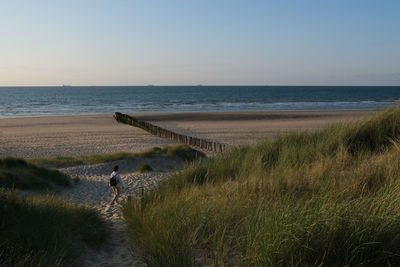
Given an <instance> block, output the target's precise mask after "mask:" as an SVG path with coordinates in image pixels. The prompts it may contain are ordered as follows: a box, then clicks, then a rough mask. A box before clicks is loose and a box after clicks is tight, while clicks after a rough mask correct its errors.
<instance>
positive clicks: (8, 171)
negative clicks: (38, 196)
mask: <svg viewBox="0 0 400 267" xmlns="http://www.w3.org/2000/svg"><path fill="white" fill-rule="evenodd" d="M60 186H63V187H68V186H71V181H70V179H69V178H68V176H66V175H64V174H62V173H61V172H59V171H56V170H48V169H45V168H40V167H37V166H35V165H33V164H30V163H27V162H26V161H25V160H23V159H16V158H4V159H0V188H18V189H33V190H53V189H55V188H56V187H60Z"/></svg>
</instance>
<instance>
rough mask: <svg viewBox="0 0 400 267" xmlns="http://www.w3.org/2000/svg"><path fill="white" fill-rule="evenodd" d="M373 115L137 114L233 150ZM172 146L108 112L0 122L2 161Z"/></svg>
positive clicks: (330, 112)
mask: <svg viewBox="0 0 400 267" xmlns="http://www.w3.org/2000/svg"><path fill="white" fill-rule="evenodd" d="M371 113H372V112H371V111H301V112H299V111H296V112H229V113H225V112H221V113H208V112H204V113H189V112H188V113H165V114H139V115H134V114H131V115H134V116H136V117H137V118H139V119H142V120H146V121H150V122H152V123H154V124H156V125H159V126H161V127H164V128H167V129H170V130H173V131H175V132H177V133H181V134H186V135H191V136H195V137H199V138H205V139H209V140H214V141H218V142H221V143H225V144H228V145H231V146H235V145H240V144H247V143H254V142H256V141H258V140H261V139H264V138H269V137H273V136H275V135H277V134H282V133H286V132H290V131H303V130H309V129H317V128H321V127H323V126H326V125H328V124H332V123H336V122H340V121H350V120H356V119H359V118H362V117H364V116H368V115H369V114H371ZM174 144H176V143H174V142H172V141H169V140H165V139H161V138H157V137H154V136H152V135H150V134H148V133H147V132H145V131H143V130H141V129H138V128H135V127H132V126H128V125H124V124H121V123H117V122H116V121H115V120H114V118H113V117H112V115H111V114H107V115H84V116H55V117H33V118H7V119H0V157H5V156H15V157H23V158H40V157H53V156H58V155H63V156H74V155H89V154H103V153H115V152H121V151H124V152H139V151H143V150H146V149H149V148H152V147H154V146H165V145H174Z"/></svg>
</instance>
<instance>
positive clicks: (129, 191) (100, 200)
mask: <svg viewBox="0 0 400 267" xmlns="http://www.w3.org/2000/svg"><path fill="white" fill-rule="evenodd" d="M142 162H147V163H149V164H150V165H151V166H152V167H153V168H155V169H158V171H155V172H149V173H143V174H141V173H137V172H134V171H135V170H136V169H137V167H138V164H141V163H142ZM115 164H118V165H119V166H120V169H121V178H122V180H123V182H124V189H123V190H122V198H121V200H126V198H127V197H128V196H132V197H137V196H139V195H140V193H141V190H142V189H144V190H148V189H150V188H152V187H154V186H156V185H157V184H158V183H159V182H160V181H162V180H164V179H166V177H167V176H168V175H169V171H171V170H172V169H176V168H177V167H179V166H181V164H182V163H181V162H180V161H178V160H173V159H168V158H158V159H142V160H123V161H118V162H111V163H104V164H93V165H82V166H75V167H68V168H60V169H59V170H60V171H61V172H63V173H65V174H68V175H70V176H71V177H76V176H78V177H80V182H79V183H78V185H76V186H74V187H73V188H71V189H65V190H63V191H62V192H61V193H60V195H59V196H60V197H61V198H62V199H64V200H66V201H68V202H74V203H79V204H84V205H88V206H90V207H93V208H95V209H96V210H98V211H99V212H100V214H101V216H102V217H103V218H104V219H105V220H106V222H107V224H108V225H109V227H110V229H111V234H112V235H111V237H110V238H109V239H108V240H107V242H106V244H105V245H104V246H103V247H102V248H100V249H99V250H95V249H90V248H87V249H86V251H85V252H84V257H83V259H82V260H83V263H84V266H115V267H117V266H146V263H145V262H144V260H143V258H142V257H141V255H140V253H139V252H138V250H137V248H135V247H133V246H132V241H131V240H130V237H129V235H128V233H127V229H126V225H125V221H124V220H123V217H122V213H121V211H120V206H119V205H110V204H109V203H110V201H111V199H112V190H111V188H110V187H109V185H108V181H109V174H110V173H111V169H112V167H113V166H114V165H115Z"/></svg>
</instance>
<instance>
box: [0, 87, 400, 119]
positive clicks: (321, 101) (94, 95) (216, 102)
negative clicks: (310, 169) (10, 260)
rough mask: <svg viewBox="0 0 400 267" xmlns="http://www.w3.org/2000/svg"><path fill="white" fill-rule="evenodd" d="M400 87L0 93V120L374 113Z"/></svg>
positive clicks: (397, 95)
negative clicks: (166, 114) (175, 114)
mask: <svg viewBox="0 0 400 267" xmlns="http://www.w3.org/2000/svg"><path fill="white" fill-rule="evenodd" d="M399 99H400V86H390V87H388V86H201V85H199V86H84V87H82V86H59V87H0V118H16V117H34V116H59V115H86V114H113V113H114V112H117V111H118V112H122V113H130V114H132V113H163V112H230V111H307V110H309V111H311V110H377V109H383V108H388V107H393V106H396V105H398V103H399V102H398V101H399Z"/></svg>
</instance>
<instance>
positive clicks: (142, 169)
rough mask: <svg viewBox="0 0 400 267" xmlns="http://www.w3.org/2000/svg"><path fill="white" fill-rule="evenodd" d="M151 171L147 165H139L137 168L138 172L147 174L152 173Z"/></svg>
mask: <svg viewBox="0 0 400 267" xmlns="http://www.w3.org/2000/svg"><path fill="white" fill-rule="evenodd" d="M152 170H153V169H152V168H151V166H150V165H149V164H147V163H144V164H141V165H140V166H139V168H138V172H149V171H152Z"/></svg>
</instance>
